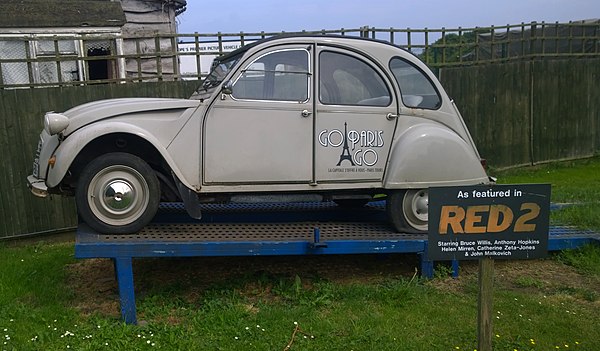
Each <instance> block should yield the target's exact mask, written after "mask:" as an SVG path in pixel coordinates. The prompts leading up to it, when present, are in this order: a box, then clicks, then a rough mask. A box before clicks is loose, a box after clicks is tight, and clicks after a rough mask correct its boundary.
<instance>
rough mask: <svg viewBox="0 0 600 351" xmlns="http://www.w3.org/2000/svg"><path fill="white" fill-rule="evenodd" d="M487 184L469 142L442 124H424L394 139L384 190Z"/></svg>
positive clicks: (485, 176)
mask: <svg viewBox="0 0 600 351" xmlns="http://www.w3.org/2000/svg"><path fill="white" fill-rule="evenodd" d="M488 181H489V180H488V177H487V175H486V173H485V170H484V169H483V167H482V166H481V161H480V160H479V157H478V156H477V153H476V151H475V150H474V149H473V148H472V147H471V145H470V144H469V143H467V142H466V141H465V140H464V139H462V138H461V137H460V136H458V135H457V134H456V133H455V132H453V131H452V130H451V129H449V128H447V127H445V126H443V125H438V124H434V123H421V124H417V125H414V126H412V127H410V128H408V129H407V130H406V131H405V132H404V133H402V134H400V135H399V136H397V137H396V138H395V140H394V143H393V146H392V151H391V153H390V158H389V161H388V168H387V172H386V175H385V177H384V187H385V188H386V189H399V188H427V187H430V186H452V185H474V184H480V183H487V182H488Z"/></svg>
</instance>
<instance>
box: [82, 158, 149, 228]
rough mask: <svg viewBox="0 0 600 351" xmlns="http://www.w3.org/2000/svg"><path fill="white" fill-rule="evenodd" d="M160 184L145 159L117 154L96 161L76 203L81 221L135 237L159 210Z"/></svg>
mask: <svg viewBox="0 0 600 351" xmlns="http://www.w3.org/2000/svg"><path fill="white" fill-rule="evenodd" d="M159 201H160V184H159V182H158V179H157V177H156V174H155V173H154V170H153V169H152V168H151V167H150V166H149V165H148V164H147V163H146V162H145V161H144V160H142V159H141V158H139V157H137V156H135V155H131V154H128V153H122V152H115V153H109V154H105V155H102V156H100V157H98V158H96V159H94V160H92V161H91V162H90V163H89V164H88V165H87V166H86V167H85V168H84V169H83V171H82V172H81V174H80V176H79V180H78V183H77V189H76V193H75V202H76V204H77V210H78V212H79V215H80V217H81V219H83V221H84V222H86V223H87V224H88V225H89V226H90V227H91V228H92V229H94V230H96V231H98V232H100V233H106V234H126V233H135V232H137V231H139V230H140V229H142V228H143V227H144V226H145V225H147V224H148V223H149V222H150V221H151V220H152V218H153V217H154V215H155V214H156V211H157V209H158V204H159Z"/></svg>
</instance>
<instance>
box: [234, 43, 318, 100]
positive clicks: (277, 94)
mask: <svg viewBox="0 0 600 351" xmlns="http://www.w3.org/2000/svg"><path fill="white" fill-rule="evenodd" d="M309 72H310V71H309V54H308V51H306V50H304V49H289V50H280V51H275V52H272V53H269V54H266V55H263V56H261V57H259V58H258V59H256V60H254V61H253V62H252V63H250V64H249V65H248V66H246V67H245V68H244V69H243V70H242V74H241V75H240V77H239V78H238V79H237V81H236V82H235V83H234V85H233V93H232V96H233V97H234V98H236V99H244V100H277V101H295V102H305V101H308V96H309V94H308V92H309V77H310V73H309Z"/></svg>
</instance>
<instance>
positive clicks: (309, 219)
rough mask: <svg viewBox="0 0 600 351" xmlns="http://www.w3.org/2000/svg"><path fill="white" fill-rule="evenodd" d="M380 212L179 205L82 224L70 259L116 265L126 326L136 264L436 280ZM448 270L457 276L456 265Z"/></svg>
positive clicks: (581, 236) (423, 255)
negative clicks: (240, 260)
mask: <svg viewBox="0 0 600 351" xmlns="http://www.w3.org/2000/svg"><path fill="white" fill-rule="evenodd" d="M384 209H385V204H384V203H381V202H380V203H374V204H371V205H369V206H367V207H365V208H363V209H353V210H352V209H350V210H349V209H341V208H338V207H337V206H336V205H335V204H331V203H319V204H301V205H299V204H270V205H265V204H250V205H248V204H247V205H207V207H206V208H204V209H203V213H204V218H203V220H202V221H195V220H192V219H190V217H189V216H187V214H185V212H184V211H183V207H182V206H181V205H161V211H159V214H157V216H156V217H155V219H154V221H153V224H151V225H149V226H148V227H147V228H145V229H143V230H142V231H141V232H140V233H136V234H131V235H105V234H100V233H96V232H94V231H93V230H91V229H90V228H89V227H88V226H87V225H85V224H80V225H79V226H78V229H77V240H76V243H75V257H76V258H110V259H112V260H113V262H114V266H115V276H116V279H117V281H118V286H119V297H120V302H121V315H122V318H123V320H124V321H125V322H126V323H128V324H136V323H137V316H136V304H135V292H134V274H133V266H132V262H133V258H142V257H192V256H257V255H265V256H272V255H336V254H366V253H416V254H418V255H419V257H420V268H421V275H422V276H424V277H429V278H430V277H433V273H434V262H433V261H430V260H429V259H428V257H427V254H428V252H427V251H428V241H427V236H426V235H408V234H400V233H396V232H394V231H393V230H391V228H390V227H389V225H388V224H387V223H386V216H385V211H384ZM257 228H259V230H257ZM248 232H251V233H252V234H247V233H248ZM215 233H217V234H215ZM223 233H225V234H223ZM257 233H258V234H257ZM262 234H264V235H262ZM549 234H550V239H549V248H548V249H549V250H550V251H556V250H563V249H569V248H576V247H579V246H582V245H585V244H588V243H591V242H600V236H599V235H598V234H596V233H593V232H585V231H584V232H582V231H577V230H574V229H573V228H568V227H552V228H551V229H550V233H549ZM452 268H453V276H455V277H456V276H458V270H459V264H458V261H453V262H452Z"/></svg>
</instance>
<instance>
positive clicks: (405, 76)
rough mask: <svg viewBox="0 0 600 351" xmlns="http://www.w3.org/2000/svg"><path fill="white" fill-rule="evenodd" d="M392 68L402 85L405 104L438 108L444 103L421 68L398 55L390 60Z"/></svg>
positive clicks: (401, 89)
mask: <svg viewBox="0 0 600 351" xmlns="http://www.w3.org/2000/svg"><path fill="white" fill-rule="evenodd" d="M390 69H391V70H392V73H393V74H394V77H395V78H396V81H397V82H398V85H399V86H400V91H401V92H402V102H404V105H405V106H407V107H414V108H425V109H431V110H436V109H438V108H439V107H440V106H441V105H442V99H441V98H440V95H439V94H438V92H437V90H436V89H435V87H434V86H433V84H432V83H431V81H430V80H429V78H427V76H426V75H425V74H424V73H423V72H422V71H421V70H420V69H418V68H417V67H415V66H413V65H412V64H410V63H408V62H407V61H405V60H403V59H401V58H398V57H394V58H393V59H392V60H391V61H390Z"/></svg>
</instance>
